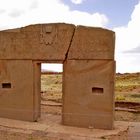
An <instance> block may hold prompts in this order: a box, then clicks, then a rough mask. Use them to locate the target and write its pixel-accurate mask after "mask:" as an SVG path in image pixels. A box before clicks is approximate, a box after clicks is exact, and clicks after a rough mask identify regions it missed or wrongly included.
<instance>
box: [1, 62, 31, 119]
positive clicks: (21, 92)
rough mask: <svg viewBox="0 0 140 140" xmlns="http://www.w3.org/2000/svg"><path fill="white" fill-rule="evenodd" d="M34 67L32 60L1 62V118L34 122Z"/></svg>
mask: <svg viewBox="0 0 140 140" xmlns="http://www.w3.org/2000/svg"><path fill="white" fill-rule="evenodd" d="M33 100H34V98H33V67H32V61H30V60H10V61H8V60H0V116H1V117H6V118H14V119H20V120H30V121H33V120H34V112H33V109H34V104H33Z"/></svg>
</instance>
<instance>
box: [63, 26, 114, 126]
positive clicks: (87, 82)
mask: <svg viewBox="0 0 140 140" xmlns="http://www.w3.org/2000/svg"><path fill="white" fill-rule="evenodd" d="M114 48H115V33H114V32H112V31H110V30H106V29H102V28H91V27H83V26H78V27H77V28H76V30H75V34H74V37H73V40H72V44H71V47H70V50H69V53H68V58H67V60H66V61H65V62H64V75H63V110H62V122H63V124H65V125H71V126H79V127H90V128H103V129H112V128H113V122H114V79H115V61H114Z"/></svg>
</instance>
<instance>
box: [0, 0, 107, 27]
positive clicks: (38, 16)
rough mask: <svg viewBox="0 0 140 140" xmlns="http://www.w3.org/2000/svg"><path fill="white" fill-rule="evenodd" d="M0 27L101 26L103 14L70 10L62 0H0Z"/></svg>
mask: <svg viewBox="0 0 140 140" xmlns="http://www.w3.org/2000/svg"><path fill="white" fill-rule="evenodd" d="M0 11H3V12H1V14H0V29H5V28H15V27H20V26H25V25H28V24H35V23H49V22H51V23H52V22H66V23H73V24H76V25H77V24H80V25H87V26H100V27H103V26H105V25H106V24H107V22H108V19H107V17H106V16H105V15H104V14H100V13H93V14H90V13H87V12H82V11H73V10H70V8H69V6H68V5H66V4H64V3H63V2H62V0H4V1H3V0H0Z"/></svg>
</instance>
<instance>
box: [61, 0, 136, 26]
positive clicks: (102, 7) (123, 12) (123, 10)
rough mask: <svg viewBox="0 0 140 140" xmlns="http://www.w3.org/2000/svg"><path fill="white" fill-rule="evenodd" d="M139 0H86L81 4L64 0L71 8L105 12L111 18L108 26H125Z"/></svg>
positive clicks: (89, 11)
mask: <svg viewBox="0 0 140 140" xmlns="http://www.w3.org/2000/svg"><path fill="white" fill-rule="evenodd" d="M138 1H139V0H85V1H83V2H82V3H81V4H74V3H72V2H71V0H63V2H64V3H65V4H68V5H69V6H70V9H71V10H78V11H84V12H88V13H91V14H92V13H95V12H99V13H103V14H105V15H106V16H107V17H108V18H109V21H110V22H109V23H108V25H107V27H108V28H113V27H116V26H124V25H126V24H127V23H128V21H129V20H130V18H131V13H132V11H133V10H134V6H135V5H136V4H138Z"/></svg>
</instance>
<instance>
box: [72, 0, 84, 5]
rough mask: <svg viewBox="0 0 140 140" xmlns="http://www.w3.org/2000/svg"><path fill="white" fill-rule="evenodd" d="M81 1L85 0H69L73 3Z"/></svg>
mask: <svg viewBox="0 0 140 140" xmlns="http://www.w3.org/2000/svg"><path fill="white" fill-rule="evenodd" d="M83 1H85V0H71V2H72V3H74V4H81V3H83Z"/></svg>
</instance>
